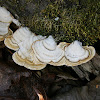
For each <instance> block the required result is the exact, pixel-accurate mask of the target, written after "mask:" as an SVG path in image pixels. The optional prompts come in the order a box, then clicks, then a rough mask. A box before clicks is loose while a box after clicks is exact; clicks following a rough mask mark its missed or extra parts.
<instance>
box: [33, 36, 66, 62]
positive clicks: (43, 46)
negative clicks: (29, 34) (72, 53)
mask: <svg viewBox="0 0 100 100" xmlns="http://www.w3.org/2000/svg"><path fill="white" fill-rule="evenodd" d="M44 42H46V43H44ZM32 49H33V52H34V54H35V55H36V57H37V58H38V59H39V60H40V61H41V62H43V63H49V62H58V61H59V60H60V59H61V58H62V57H63V56H64V51H63V50H62V49H61V48H59V47H58V46H57V44H56V43H55V41H54V39H53V37H52V36H49V37H48V38H46V39H44V40H40V41H36V42H35V43H33V45H32Z"/></svg>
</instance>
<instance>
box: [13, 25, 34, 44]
mask: <svg viewBox="0 0 100 100" xmlns="http://www.w3.org/2000/svg"><path fill="white" fill-rule="evenodd" d="M31 35H32V32H31V31H29V29H28V28H27V27H21V28H19V29H18V30H16V31H15V32H14V34H13V35H12V37H13V38H14V40H15V41H16V43H17V44H19V43H20V42H22V41H24V40H25V39H26V38H28V37H30V36H31ZM34 36H35V34H34Z"/></svg>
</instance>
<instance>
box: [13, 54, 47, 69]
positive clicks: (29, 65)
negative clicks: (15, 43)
mask: <svg viewBox="0 0 100 100" xmlns="http://www.w3.org/2000/svg"><path fill="white" fill-rule="evenodd" d="M12 58H13V60H14V62H15V63H16V64H18V65H20V66H24V67H26V68H27V69H30V70H41V69H43V68H45V67H46V64H34V63H33V62H31V61H28V60H26V59H22V58H21V57H20V56H19V54H18V52H15V53H14V54H13V56H12Z"/></svg>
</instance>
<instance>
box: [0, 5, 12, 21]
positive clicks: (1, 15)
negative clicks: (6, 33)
mask: <svg viewBox="0 0 100 100" xmlns="http://www.w3.org/2000/svg"><path fill="white" fill-rule="evenodd" d="M12 20H13V16H12V15H11V14H10V12H9V11H7V9H6V8H4V7H0V21H1V22H5V23H10V22H12Z"/></svg>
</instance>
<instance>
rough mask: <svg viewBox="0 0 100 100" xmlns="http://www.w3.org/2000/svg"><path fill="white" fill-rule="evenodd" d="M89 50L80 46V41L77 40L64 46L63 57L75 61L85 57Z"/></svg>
mask: <svg viewBox="0 0 100 100" xmlns="http://www.w3.org/2000/svg"><path fill="white" fill-rule="evenodd" d="M88 55H89V52H88V51H87V50H85V49H84V48H83V47H82V43H81V42H79V41H77V40H76V41H74V42H72V43H71V44H70V45H69V46H68V47H66V48H65V57H66V58H67V59H69V61H71V62H77V61H79V60H83V59H85V58H87V57H88Z"/></svg>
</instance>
